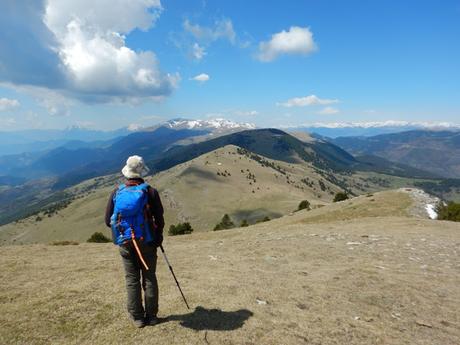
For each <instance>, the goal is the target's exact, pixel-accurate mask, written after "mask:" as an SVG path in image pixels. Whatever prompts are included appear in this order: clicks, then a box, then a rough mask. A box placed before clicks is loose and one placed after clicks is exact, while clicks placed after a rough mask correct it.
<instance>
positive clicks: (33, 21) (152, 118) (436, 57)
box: [0, 0, 460, 131]
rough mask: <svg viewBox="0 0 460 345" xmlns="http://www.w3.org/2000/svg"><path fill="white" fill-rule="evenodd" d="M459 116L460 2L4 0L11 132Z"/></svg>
mask: <svg viewBox="0 0 460 345" xmlns="http://www.w3.org/2000/svg"><path fill="white" fill-rule="evenodd" d="M178 117H181V118H189V119H210V118H225V119H229V120H233V121H237V122H249V123H254V124H256V125H257V126H260V127H268V126H270V127H280V126H281V127H283V126H297V125H304V124H312V123H332V122H379V121H381V122H384V121H408V122H449V123H457V124H458V123H460V0H443V1H439V0H387V1H383V0H361V1H358V0H349V1H343V0H336V1H333V0H303V1H301V0H299V1H294V0H285V1H275V0H265V1H258V0H252V1H242V0H232V1H224V0H214V1H211V0H180V1H179V0H176V1H167V0H163V1H161V2H160V0H91V1H89V0H79V1H76V0H74V1H69V0H48V1H40V0H36V1H27V0H2V10H1V11H0V131H1V130H19V129H31V128H66V127H69V126H80V127H87V128H92V129H104V130H111V129H115V128H120V127H124V126H129V125H131V126H134V127H135V126H149V125H154V124H156V123H159V122H163V121H166V120H168V119H172V118H178Z"/></svg>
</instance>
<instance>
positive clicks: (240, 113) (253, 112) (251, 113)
mask: <svg viewBox="0 0 460 345" xmlns="http://www.w3.org/2000/svg"><path fill="white" fill-rule="evenodd" d="M258 114H259V112H258V111H257V110H248V111H241V110H238V111H235V115H238V116H256V115H258Z"/></svg>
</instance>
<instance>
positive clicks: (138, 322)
mask: <svg viewBox="0 0 460 345" xmlns="http://www.w3.org/2000/svg"><path fill="white" fill-rule="evenodd" d="M133 323H134V326H136V327H137V328H142V327H145V320H143V319H137V320H133Z"/></svg>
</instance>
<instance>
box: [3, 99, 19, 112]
mask: <svg viewBox="0 0 460 345" xmlns="http://www.w3.org/2000/svg"><path fill="white" fill-rule="evenodd" d="M20 105H21V104H20V103H19V101H18V100H17V99H11V98H0V111H5V110H9V109H13V108H17V107H19V106H20Z"/></svg>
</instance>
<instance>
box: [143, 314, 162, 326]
mask: <svg viewBox="0 0 460 345" xmlns="http://www.w3.org/2000/svg"><path fill="white" fill-rule="evenodd" d="M159 323H160V320H159V319H158V318H157V317H156V316H153V317H147V318H146V319H145V325H146V326H155V325H157V324H159Z"/></svg>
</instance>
